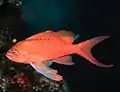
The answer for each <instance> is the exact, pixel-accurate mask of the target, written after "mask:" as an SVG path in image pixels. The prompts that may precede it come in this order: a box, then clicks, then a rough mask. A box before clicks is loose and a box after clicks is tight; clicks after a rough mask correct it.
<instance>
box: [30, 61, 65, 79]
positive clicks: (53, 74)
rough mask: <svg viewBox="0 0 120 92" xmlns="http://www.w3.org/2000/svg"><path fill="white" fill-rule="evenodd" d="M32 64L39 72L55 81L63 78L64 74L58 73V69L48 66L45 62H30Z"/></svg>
mask: <svg viewBox="0 0 120 92" xmlns="http://www.w3.org/2000/svg"><path fill="white" fill-rule="evenodd" d="M30 65H31V66H32V67H33V68H34V69H35V70H36V71H37V72H38V73H41V74H43V75H44V76H46V77H47V78H49V79H51V80H55V81H60V80H62V79H63V78H62V76H60V75H58V74H57V72H58V71H57V70H54V69H52V68H49V67H47V66H46V65H45V64H44V63H30Z"/></svg>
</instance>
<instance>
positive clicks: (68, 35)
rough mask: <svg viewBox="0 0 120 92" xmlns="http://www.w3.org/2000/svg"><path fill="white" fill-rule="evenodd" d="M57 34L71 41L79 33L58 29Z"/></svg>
mask: <svg viewBox="0 0 120 92" xmlns="http://www.w3.org/2000/svg"><path fill="white" fill-rule="evenodd" d="M59 34H60V35H61V37H62V39H63V40H65V41H66V42H68V43H73V42H74V41H75V40H76V39H77V38H78V37H79V35H75V34H74V33H73V32H70V31H66V30H60V31H59Z"/></svg>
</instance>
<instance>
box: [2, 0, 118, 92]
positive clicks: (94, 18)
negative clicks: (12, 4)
mask: <svg viewBox="0 0 120 92" xmlns="http://www.w3.org/2000/svg"><path fill="white" fill-rule="evenodd" d="M19 9H20V14H19V13H18V16H19V15H20V19H21V20H18V19H19V18H16V19H15V17H13V18H14V20H15V22H14V23H15V24H14V23H13V26H12V27H13V28H14V27H15V28H16V29H15V28H14V29H15V30H18V31H14V32H13V34H14V35H15V38H17V39H18V40H22V39H24V38H26V37H28V36H31V35H33V34H35V33H38V32H43V31H46V30H47V29H53V30H54V31H58V30H61V29H67V30H71V31H73V32H74V33H75V34H79V35H80V37H79V38H78V39H77V40H76V41H75V43H79V42H82V41H85V40H88V39H91V38H93V37H96V36H101V35H109V36H110V38H109V39H107V40H104V41H103V42H101V43H100V44H99V45H96V46H95V47H94V48H93V49H92V53H93V55H94V56H95V57H96V58H97V60H99V61H100V62H102V63H104V64H114V65H115V66H114V67H113V68H99V67H97V66H95V65H93V64H91V63H90V62H89V61H87V60H86V59H84V58H83V57H80V56H77V55H72V56H73V61H74V62H75V65H73V66H65V65H60V64H56V63H54V64H53V65H52V66H51V67H53V68H56V69H58V70H59V72H60V74H61V75H62V76H63V77H64V80H65V81H66V82H67V84H68V87H69V89H70V91H71V92H90V91H94V92H105V91H106V92H108V91H111V92H116V90H117V91H118V92H119V89H120V88H119V85H120V84H119V83H120V71H119V69H120V62H119V59H117V56H118V55H119V54H117V53H116V52H118V49H119V38H118V37H119V33H118V32H119V29H120V28H119V21H118V19H119V17H118V12H119V11H118V9H119V8H118V3H117V2H114V1H107V0H51V1H48V0H23V1H22V5H21V6H20V8H19ZM10 14H11V13H10ZM0 18H1V17H0ZM1 19H3V18H1ZM1 19H0V20H1ZM18 21H21V22H18ZM16 23H18V25H19V24H20V25H26V26H25V27H23V26H22V28H21V27H16V26H14V25H16ZM8 25H9V24H8ZM4 26H6V25H4Z"/></svg>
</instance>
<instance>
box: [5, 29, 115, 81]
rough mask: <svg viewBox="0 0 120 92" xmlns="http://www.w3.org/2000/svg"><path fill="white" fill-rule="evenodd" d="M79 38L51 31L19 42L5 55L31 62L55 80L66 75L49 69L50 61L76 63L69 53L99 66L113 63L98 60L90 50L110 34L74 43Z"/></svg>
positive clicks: (22, 61) (12, 58)
mask: <svg viewBox="0 0 120 92" xmlns="http://www.w3.org/2000/svg"><path fill="white" fill-rule="evenodd" d="M77 37H78V36H75V35H74V34H73V33H72V32H69V31H66V30H61V31H58V32H53V31H52V30H48V31H46V32H42V33H38V34H36V35H33V36H31V37H29V38H27V39H25V40H23V41H20V42H18V43H17V44H15V45H14V46H13V47H12V48H11V49H10V50H9V51H8V52H7V53H6V56H7V57H8V58H9V59H10V60H12V61H15V62H19V63H27V64H30V65H31V66H32V67H33V68H34V69H35V70H36V71H38V72H39V73H41V74H43V75H44V76H46V77H48V78H50V79H52V80H56V81H60V80H62V79H63V78H62V76H60V75H59V74H58V72H57V70H54V69H52V68H50V67H49V65H50V64H51V62H56V63H59V64H64V65H73V64H74V62H72V57H71V56H70V54H74V53H75V54H78V55H80V56H82V57H84V58H86V59H87V60H88V61H90V62H91V63H93V64H94V65H96V66H99V67H112V66H113V65H104V64H102V63H100V62H98V61H97V60H96V59H95V58H94V57H93V56H92V53H91V49H92V47H93V46H95V45H96V44H98V43H99V42H101V41H102V40H104V39H107V38H109V36H99V37H95V38H93V39H90V40H87V41H84V42H81V43H78V44H73V41H74V40H75V39H76V38H77ZM48 61H50V63H48Z"/></svg>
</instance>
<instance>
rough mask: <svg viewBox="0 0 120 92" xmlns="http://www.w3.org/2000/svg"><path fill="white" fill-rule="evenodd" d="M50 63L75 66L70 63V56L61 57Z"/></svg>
mask: <svg viewBox="0 0 120 92" xmlns="http://www.w3.org/2000/svg"><path fill="white" fill-rule="evenodd" d="M52 61H54V62H56V63H59V64H64V65H73V64H75V63H74V62H72V56H63V57H60V58H57V59H55V60H52Z"/></svg>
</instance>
